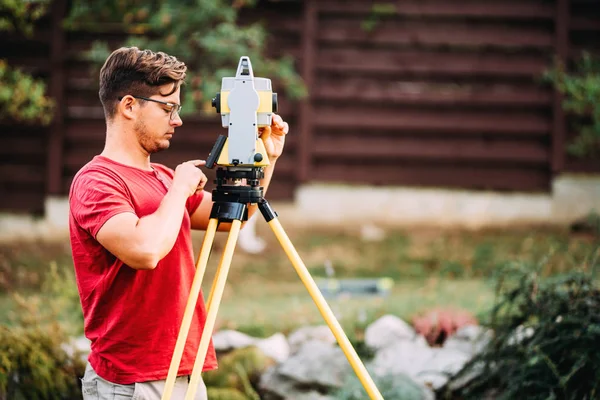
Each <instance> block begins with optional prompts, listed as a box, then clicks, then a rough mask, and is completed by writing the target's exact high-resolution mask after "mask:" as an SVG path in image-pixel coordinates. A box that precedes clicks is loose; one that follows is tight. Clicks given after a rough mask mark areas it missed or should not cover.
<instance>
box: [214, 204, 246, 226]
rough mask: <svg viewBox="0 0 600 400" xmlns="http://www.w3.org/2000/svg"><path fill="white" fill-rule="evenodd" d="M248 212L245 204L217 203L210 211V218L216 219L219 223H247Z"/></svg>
mask: <svg viewBox="0 0 600 400" xmlns="http://www.w3.org/2000/svg"><path fill="white" fill-rule="evenodd" d="M246 211H247V208H246V204H244V203H215V204H213V207H212V210H211V211H210V218H216V219H218V220H219V222H232V221H234V220H238V221H245V220H247V219H248V213H247V212H246Z"/></svg>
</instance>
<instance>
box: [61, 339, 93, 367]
mask: <svg viewBox="0 0 600 400" xmlns="http://www.w3.org/2000/svg"><path fill="white" fill-rule="evenodd" d="M62 349H63V350H64V351H65V353H67V354H68V355H69V357H70V358H72V357H74V356H75V355H76V354H79V355H80V357H81V360H82V361H83V362H84V363H85V362H87V358H88V355H89V354H90V351H91V342H90V340H89V339H88V338H86V337H85V336H83V335H82V336H79V337H76V338H72V339H71V340H70V341H69V343H63V344H62Z"/></svg>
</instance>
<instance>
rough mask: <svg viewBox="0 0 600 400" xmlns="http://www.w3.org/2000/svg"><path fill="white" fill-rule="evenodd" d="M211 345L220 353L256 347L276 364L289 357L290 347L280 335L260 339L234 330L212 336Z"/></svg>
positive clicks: (223, 331)
mask: <svg viewBox="0 0 600 400" xmlns="http://www.w3.org/2000/svg"><path fill="white" fill-rule="evenodd" d="M213 345H214V347H215V350H216V351H220V352H225V351H230V350H233V349H241V348H244V347H248V346H256V347H258V348H259V349H261V350H262V351H263V353H265V355H267V356H269V357H271V358H272V359H274V360H275V361H277V362H283V361H285V360H286V359H287V358H288V357H289V355H290V346H289V344H288V342H287V339H286V338H285V336H284V335H283V334H282V333H276V334H274V335H272V336H270V337H268V338H265V339H261V338H255V337H252V336H249V335H246V334H245V333H241V332H237V331H234V330H222V331H219V332H217V333H215V334H214V335H213Z"/></svg>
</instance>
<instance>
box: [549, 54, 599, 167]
mask: <svg viewBox="0 0 600 400" xmlns="http://www.w3.org/2000/svg"><path fill="white" fill-rule="evenodd" d="M546 78H547V79H548V80H550V81H551V82H552V83H553V85H554V87H555V88H556V89H557V90H558V91H559V92H560V93H562V94H563V95H564V100H563V104H562V105H563V108H564V109H565V111H567V112H568V113H569V114H570V116H571V117H572V121H573V124H574V127H575V129H577V136H576V138H575V139H574V140H573V142H572V143H571V144H570V146H569V147H568V151H569V152H570V153H571V154H573V155H575V156H578V157H586V156H598V155H600V59H598V58H596V57H593V56H592V55H590V54H589V53H585V52H584V53H583V56H582V58H581V60H580V61H579V63H578V64H577V66H576V68H575V69H574V71H573V72H570V71H567V68H566V67H565V65H563V64H562V63H559V62H557V63H556V65H555V66H554V68H553V69H552V70H551V71H549V72H548V73H547V74H546Z"/></svg>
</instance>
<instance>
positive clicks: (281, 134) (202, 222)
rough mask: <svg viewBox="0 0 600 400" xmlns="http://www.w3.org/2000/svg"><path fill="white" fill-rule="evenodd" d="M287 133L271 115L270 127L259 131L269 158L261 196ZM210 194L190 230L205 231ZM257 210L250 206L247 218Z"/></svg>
mask: <svg viewBox="0 0 600 400" xmlns="http://www.w3.org/2000/svg"><path fill="white" fill-rule="evenodd" d="M288 131H289V126H288V123H287V122H285V121H283V119H282V118H281V117H280V116H279V115H277V114H273V118H272V120H271V126H268V127H265V128H261V129H259V134H260V138H261V139H262V141H263V143H264V145H265V150H266V151H267V156H268V157H269V163H270V164H269V166H267V167H265V170H264V177H263V179H261V181H260V185H261V186H262V187H263V195H265V194H266V193H267V189H268V188H269V184H270V183H271V178H272V177H273V171H274V170H275V164H276V163H277V159H278V158H279V156H281V153H282V152H283V146H284V145H285V135H287V133H288ZM212 205H213V202H212V193H209V192H205V193H204V197H203V198H202V202H201V203H200V205H199V206H198V208H197V209H196V211H194V213H193V214H192V217H191V218H192V229H200V230H205V229H206V227H207V226H208V220H209V218H210V212H211V210H212ZM257 209H258V206H257V205H256V204H252V205H250V206H249V207H248V218H250V217H251V216H252V214H254V213H255V212H256V210H257ZM230 227H231V224H229V223H221V224H219V229H218V230H219V231H221V232H227V231H229V229H230Z"/></svg>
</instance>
